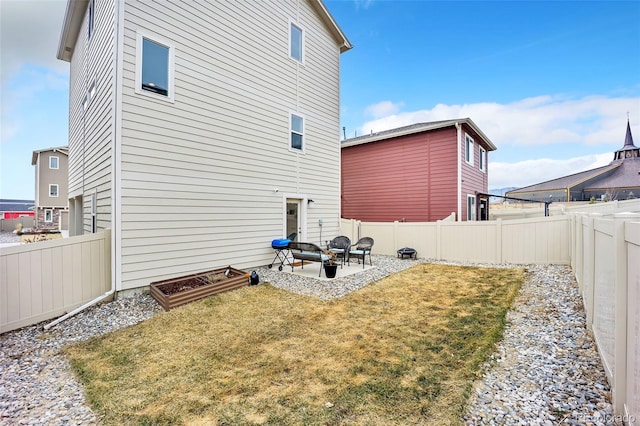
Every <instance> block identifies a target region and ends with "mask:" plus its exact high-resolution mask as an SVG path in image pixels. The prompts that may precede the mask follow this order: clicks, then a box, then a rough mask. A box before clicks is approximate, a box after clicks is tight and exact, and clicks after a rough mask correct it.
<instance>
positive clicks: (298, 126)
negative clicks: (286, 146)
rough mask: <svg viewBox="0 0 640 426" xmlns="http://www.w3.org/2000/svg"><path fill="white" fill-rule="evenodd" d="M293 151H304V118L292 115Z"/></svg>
mask: <svg viewBox="0 0 640 426" xmlns="http://www.w3.org/2000/svg"><path fill="white" fill-rule="evenodd" d="M291 149H295V150H296V151H304V117H302V116H300V115H297V114H293V113H292V114H291Z"/></svg>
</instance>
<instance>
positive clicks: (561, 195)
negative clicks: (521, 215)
mask: <svg viewBox="0 0 640 426" xmlns="http://www.w3.org/2000/svg"><path fill="white" fill-rule="evenodd" d="M506 195H507V196H509V197H515V198H522V199H527V200H534V201H540V202H545V201H563V202H564V201H588V200H591V199H595V200H598V201H600V200H602V201H609V200H626V199H631V198H638V197H640V149H639V148H638V147H637V146H635V144H634V143H633V136H632V135H631V126H630V125H629V122H628V121H627V131H626V134H625V139H624V145H623V146H622V148H620V149H618V150H616V151H615V152H614V153H613V160H612V161H611V163H609V164H608V165H606V166H603V167H598V168H595V169H591V170H586V171H584V172H580V173H575V174H572V175H569V176H564V177H560V178H557V179H552V180H548V181H545V182H541V183H537V184H535V185H530V186H525V187H523V188H519V189H516V190H513V191H509V192H507V194H506Z"/></svg>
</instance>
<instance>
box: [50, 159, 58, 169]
mask: <svg viewBox="0 0 640 426" xmlns="http://www.w3.org/2000/svg"><path fill="white" fill-rule="evenodd" d="M59 162H60V158H58V157H53V156H52V157H49V168H50V169H58V168H60V165H59V164H58V163H59Z"/></svg>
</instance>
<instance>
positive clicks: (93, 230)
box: [89, 192, 98, 234]
mask: <svg viewBox="0 0 640 426" xmlns="http://www.w3.org/2000/svg"><path fill="white" fill-rule="evenodd" d="M96 199H97V194H96V193H95V192H94V193H93V194H91V199H90V200H89V201H90V203H91V205H90V206H89V211H90V212H91V233H92V234H95V233H96V232H98V220H97V219H98V218H97V215H96V212H97V208H96V201H97V200H96Z"/></svg>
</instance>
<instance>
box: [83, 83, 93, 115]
mask: <svg viewBox="0 0 640 426" xmlns="http://www.w3.org/2000/svg"><path fill="white" fill-rule="evenodd" d="M95 95H96V82H95V81H94V82H92V83H91V86H89V89H88V90H87V94H86V95H85V96H84V100H83V101H82V111H83V112H84V111H86V110H87V109H88V108H89V105H90V104H91V100H92V99H93V97H94V96H95Z"/></svg>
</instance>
